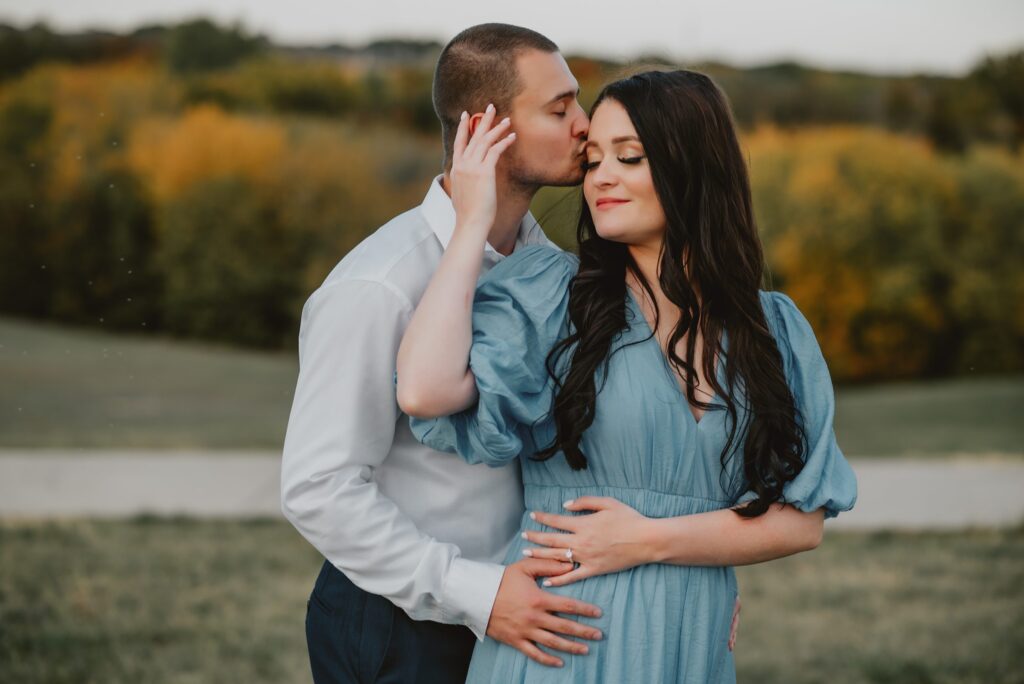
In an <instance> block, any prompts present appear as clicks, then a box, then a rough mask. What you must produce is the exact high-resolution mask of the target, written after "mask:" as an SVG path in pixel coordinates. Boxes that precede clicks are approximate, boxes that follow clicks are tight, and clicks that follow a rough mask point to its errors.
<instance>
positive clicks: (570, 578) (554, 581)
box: [543, 565, 591, 587]
mask: <svg viewBox="0 0 1024 684" xmlns="http://www.w3.org/2000/svg"><path fill="white" fill-rule="evenodd" d="M590 576H591V573H590V571H589V570H588V569H587V566H586V565H581V566H580V567H578V568H576V569H575V570H573V571H571V572H567V573H565V574H564V575H556V576H554V577H548V578H547V579H545V580H544V582H543V584H544V586H545V587H564V586H565V585H566V584H572V583H573V582H579V581H580V580H581V579H586V578H587V577H590Z"/></svg>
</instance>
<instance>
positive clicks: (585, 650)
mask: <svg viewBox="0 0 1024 684" xmlns="http://www.w3.org/2000/svg"><path fill="white" fill-rule="evenodd" d="M588 653H590V649H589V648H587V647H586V646H583V647H582V648H580V655H587V654H588Z"/></svg>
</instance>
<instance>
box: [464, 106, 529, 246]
mask: <svg viewBox="0 0 1024 684" xmlns="http://www.w3.org/2000/svg"><path fill="white" fill-rule="evenodd" d="M476 116H477V115H473V116H470V115H469V114H468V113H467V112H463V113H462V119H461V121H460V122H459V128H458V131H456V133H455V146H454V150H453V156H452V170H451V174H450V177H451V181H452V204H453V205H454V207H455V225H456V230H459V229H464V230H480V231H484V233H485V234H486V233H489V232H490V230H491V227H492V226H493V225H494V219H495V216H496V214H497V210H498V198H497V181H496V173H495V168H496V166H497V164H498V159H500V158H501V154H502V153H503V152H504V151H505V150H507V149H508V148H509V146H511V145H512V143H513V142H515V139H516V134H515V133H508V129H509V126H511V122H510V121H509V119H508V117H505V118H504V119H502V120H501V121H499V122H498V123H497V124H495V123H494V118H495V109H494V105H487V110H486V111H485V112H484V113H483V114H482V115H480V119H479V120H478V121H477V123H476V129H475V130H474V131H473V133H472V134H470V122H471V121H472V120H473V119H474V118H475V117H476Z"/></svg>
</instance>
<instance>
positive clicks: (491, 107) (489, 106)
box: [487, 104, 494, 112]
mask: <svg viewBox="0 0 1024 684" xmlns="http://www.w3.org/2000/svg"><path fill="white" fill-rule="evenodd" d="M487 111H488V112H493V111H494V105H492V104H489V105H487Z"/></svg>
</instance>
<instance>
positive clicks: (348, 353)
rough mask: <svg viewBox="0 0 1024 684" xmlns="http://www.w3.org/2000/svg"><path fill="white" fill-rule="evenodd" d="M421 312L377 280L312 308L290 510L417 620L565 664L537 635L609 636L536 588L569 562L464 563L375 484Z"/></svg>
mask: <svg viewBox="0 0 1024 684" xmlns="http://www.w3.org/2000/svg"><path fill="white" fill-rule="evenodd" d="M411 313H412V312H411V310H410V307H409V306H408V304H407V302H405V301H404V300H403V299H402V297H401V295H400V294H399V293H397V292H393V291H392V290H390V289H389V288H388V287H387V286H386V285H383V284H381V283H376V282H365V281H353V282H340V283H337V284H333V285H329V286H327V287H326V288H322V289H321V290H319V291H318V292H317V293H316V294H315V295H314V296H313V297H311V298H310V300H309V301H308V302H307V303H306V306H305V308H304V309H303V314H302V327H301V331H300V334H299V379H298V383H297V385H296V390H295V398H294V400H293V404H292V412H291V416H290V418H289V420H288V433H287V435H286V437H285V446H284V457H283V461H282V466H281V501H282V505H281V508H282V511H283V512H284V515H285V517H286V518H287V519H288V520H289V521H290V522H291V523H292V524H293V525H294V526H295V528H296V529H297V530H299V532H300V533H301V534H302V535H303V536H304V537H305V538H306V539H307V540H308V541H309V542H310V543H311V544H312V545H313V546H314V547H316V549H317V550H319V551H320V553H322V554H323V555H324V557H325V558H327V559H328V560H329V561H330V562H331V563H332V564H334V565H335V566H336V567H338V568H339V569H341V570H342V571H344V572H345V575H346V576H347V577H348V578H349V579H350V580H352V582H353V583H354V584H356V586H358V587H360V588H361V589H363V590H364V591H367V592H370V593H373V594H377V595H379V596H383V597H385V598H387V599H388V600H390V601H391V602H392V603H394V604H395V605H396V606H398V607H399V608H402V609H403V610H404V611H405V612H406V613H408V614H409V616H410V617H412V618H413V619H416V620H432V621H435V622H444V623H448V624H462V625H466V626H468V627H469V628H470V629H471V630H473V632H474V633H475V634H476V636H477V638H478V639H483V637H484V635H485V634H489V635H490V636H492V637H493V638H495V639H498V640H499V641H502V642H504V643H507V644H510V645H512V646H514V647H515V648H518V649H519V650H521V651H523V652H524V653H525V654H527V655H528V656H530V657H531V658H534V659H535V660H537V661H538V662H541V663H543V664H546V665H555V664H558V663H559V661H558V659H557V658H555V657H553V656H551V655H549V654H547V653H544V652H542V651H541V650H540V649H538V648H537V647H536V646H535V645H534V642H535V643H538V644H542V645H545V646H548V647H550V648H555V649H559V650H564V651H571V652H576V653H580V652H585V648H584V647H583V646H582V644H578V643H576V642H572V641H569V640H566V639H563V638H562V637H560V636H558V634H556V632H557V633H560V634H564V635H570V636H576V637H583V638H600V634H599V633H598V632H597V631H596V630H594V629H593V628H591V627H588V626H586V625H583V624H580V623H578V622H575V621H573V620H567V619H565V618H561V617H557V616H555V615H554V614H553V613H555V612H561V613H568V614H578V615H591V616H596V614H597V611H596V609H594V607H593V606H589V605H587V604H584V603H582V602H580V601H576V600H574V599H569V598H567V597H561V596H556V595H554V594H549V593H547V592H544V591H542V590H541V589H540V588H539V587H537V584H536V579H535V578H536V577H540V576H550V575H555V574H558V573H559V572H564V571H565V570H566V569H567V567H566V564H564V563H553V562H551V561H535V560H525V561H520V562H518V563H514V564H512V565H510V566H508V567H507V568H506V567H503V566H501V565H498V564H493V563H481V562H477V561H472V560H469V559H466V558H462V557H461V555H460V551H459V549H458V547H457V546H455V545H454V544H447V543H442V542H439V541H437V540H436V539H433V538H432V537H430V536H428V535H426V534H423V533H422V532H420V531H419V529H418V528H417V527H416V525H415V523H414V522H413V521H412V520H411V519H410V518H408V517H407V516H406V515H405V514H404V513H402V511H401V510H399V509H398V507H397V506H396V505H395V503H394V502H393V501H392V500H390V499H389V498H387V497H386V496H384V495H383V494H381V492H380V490H379V489H378V487H377V485H376V483H375V482H374V480H373V470H374V468H376V467H377V466H378V465H380V464H381V463H382V462H383V461H384V458H385V457H386V456H387V454H388V452H389V451H390V449H391V444H392V440H393V439H394V433H395V423H396V421H397V420H398V418H399V416H400V413H399V411H398V406H397V403H396V399H395V390H394V381H393V374H394V370H395V356H396V353H397V350H398V344H399V341H400V339H401V335H402V330H403V328H404V325H405V322H406V321H407V320H408V318H409V316H410V315H411ZM499 587H500V590H499ZM496 597H497V598H496Z"/></svg>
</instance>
